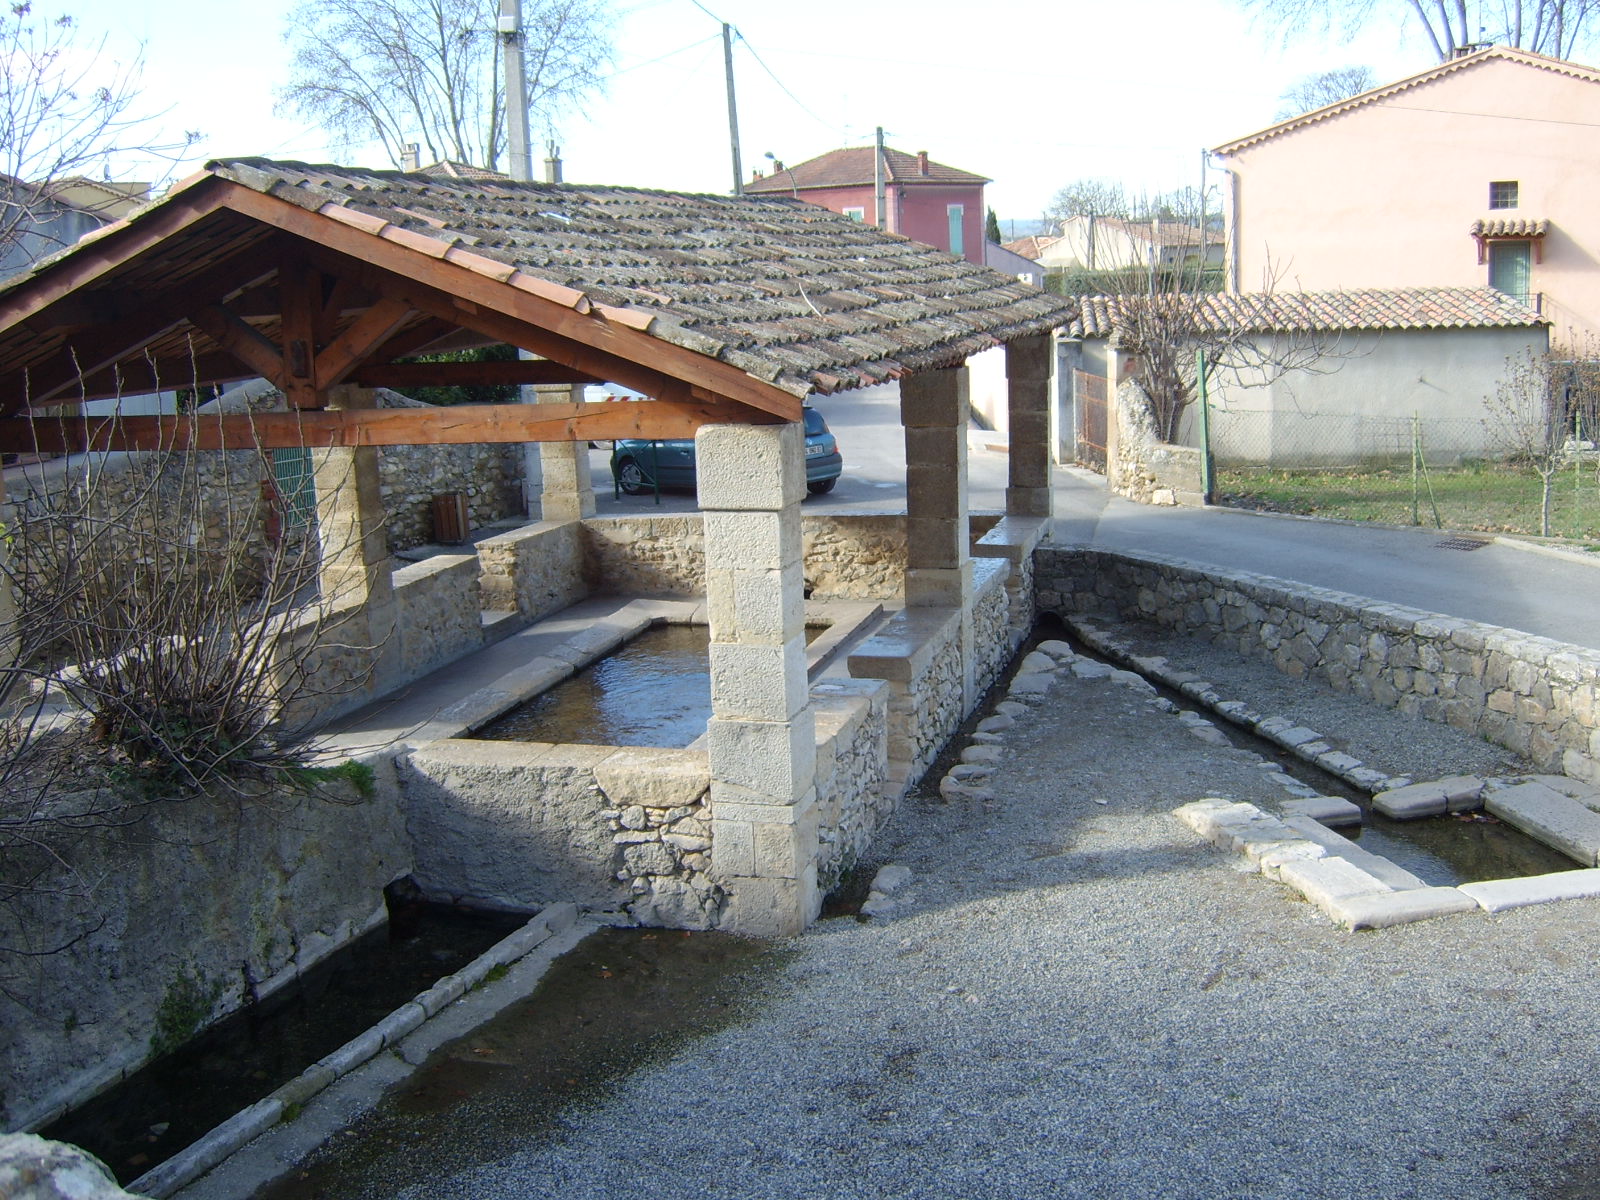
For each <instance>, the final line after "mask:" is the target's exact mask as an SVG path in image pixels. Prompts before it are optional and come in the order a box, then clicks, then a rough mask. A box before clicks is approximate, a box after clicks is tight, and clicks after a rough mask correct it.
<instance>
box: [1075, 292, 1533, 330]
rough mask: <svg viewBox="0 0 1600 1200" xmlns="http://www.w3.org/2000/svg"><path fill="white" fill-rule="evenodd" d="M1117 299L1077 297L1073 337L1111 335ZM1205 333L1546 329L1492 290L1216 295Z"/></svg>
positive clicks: (1208, 299)
mask: <svg viewBox="0 0 1600 1200" xmlns="http://www.w3.org/2000/svg"><path fill="white" fill-rule="evenodd" d="M1121 299H1122V298H1121V297H1118V296H1083V297H1080V298H1079V305H1080V310H1079V317H1078V320H1076V321H1074V322H1073V323H1072V325H1071V326H1070V327H1069V328H1070V332H1071V334H1072V336H1074V337H1090V338H1100V337H1109V336H1111V333H1112V331H1113V330H1114V329H1115V328H1116V325H1117V312H1118V305H1119V303H1120V302H1121ZM1201 299H1202V302H1203V304H1204V314H1205V316H1206V317H1207V318H1209V320H1208V321H1207V322H1206V325H1207V327H1208V328H1217V329H1236V330H1239V331H1242V332H1253V333H1270V332H1318V331H1328V332H1333V331H1336V330H1356V329H1393V330H1415V329H1487V328H1508V329H1509V328H1518V327H1522V326H1528V325H1545V324H1548V323H1549V321H1548V318H1546V317H1543V316H1541V315H1540V314H1539V313H1537V312H1535V311H1534V310H1533V309H1532V308H1530V307H1529V306H1528V305H1527V304H1525V303H1523V302H1522V301H1520V300H1518V299H1516V298H1514V297H1512V296H1508V295H1506V294H1505V293H1504V292H1497V291H1495V290H1494V289H1493V288H1361V289H1358V290H1355V291H1348V292H1222V293H1216V294H1211V295H1207V296H1204V297H1202V298H1201Z"/></svg>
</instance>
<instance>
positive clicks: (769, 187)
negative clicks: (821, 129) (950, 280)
mask: <svg viewBox="0 0 1600 1200" xmlns="http://www.w3.org/2000/svg"><path fill="white" fill-rule="evenodd" d="M873 154H874V150H873V147H871V146H851V147H846V148H845V149H843V150H830V151H828V153H826V154H823V155H819V156H818V157H816V158H808V159H807V160H806V161H805V162H803V163H796V164H794V166H792V167H784V168H782V169H781V170H780V169H777V168H776V167H775V168H774V169H773V172H772V174H771V175H767V176H764V177H763V178H761V179H753V180H751V181H750V182H749V183H747V184H745V185H744V190H745V192H746V194H749V193H751V192H771V193H792V192H793V191H795V189H797V188H825V187H860V186H862V185H863V184H870V183H872V182H873V181H874V180H873V165H872V159H873ZM883 161H884V173H883V178H884V182H885V183H894V184H899V185H901V186H907V185H909V186H913V187H914V186H916V185H918V184H930V183H941V184H950V183H966V184H979V183H988V182H989V180H988V178H987V177H985V176H983V175H974V174H973V173H972V172H971V171H962V170H960V169H958V168H956V167H947V166H945V164H944V163H937V162H934V161H932V160H931V159H930V160H929V162H928V173H927V174H926V175H924V174H923V173H922V170H921V167H920V163H919V157H918V156H917V155H915V154H907V153H905V151H903V150H893V149H891V148H890V147H888V146H885V147H884V148H883Z"/></svg>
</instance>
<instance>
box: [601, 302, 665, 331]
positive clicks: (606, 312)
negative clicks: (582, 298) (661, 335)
mask: <svg viewBox="0 0 1600 1200" xmlns="http://www.w3.org/2000/svg"><path fill="white" fill-rule="evenodd" d="M593 311H594V313H595V314H596V315H597V316H601V317H604V318H605V319H606V320H608V321H615V322H616V323H617V324H619V325H626V326H627V327H628V328H629V329H638V330H640V331H642V332H644V333H649V332H650V330H651V329H652V328H653V327H654V325H655V323H656V314H655V313H652V312H646V311H645V310H644V309H641V308H624V307H623V306H621V305H617V304H595V305H593Z"/></svg>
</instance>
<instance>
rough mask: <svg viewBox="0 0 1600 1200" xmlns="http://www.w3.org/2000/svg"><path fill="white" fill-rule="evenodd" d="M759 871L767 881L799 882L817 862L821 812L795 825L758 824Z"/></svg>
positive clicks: (813, 811)
mask: <svg viewBox="0 0 1600 1200" xmlns="http://www.w3.org/2000/svg"><path fill="white" fill-rule="evenodd" d="M753 828H754V831H755V847H756V870H755V873H756V874H757V875H759V876H760V877H761V878H763V879H799V878H800V877H801V876H802V875H803V874H804V873H805V870H806V868H807V867H808V866H811V867H813V868H814V867H815V864H816V859H817V811H816V806H815V805H811V806H809V808H808V811H807V814H806V815H805V816H804V817H803V819H801V820H799V821H796V822H795V823H794V824H792V825H775V824H766V823H763V824H759V825H755V826H754V827H753Z"/></svg>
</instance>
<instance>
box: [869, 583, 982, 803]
mask: <svg viewBox="0 0 1600 1200" xmlns="http://www.w3.org/2000/svg"><path fill="white" fill-rule="evenodd" d="M849 664H850V674H851V676H852V677H854V678H856V679H882V680H885V681H887V683H888V684H889V775H890V786H891V787H892V788H893V789H895V795H896V796H899V795H900V794H902V793H903V792H904V790H905V788H906V787H907V785H908V784H910V783H911V782H913V781H914V780H916V779H917V778H918V777H920V776H921V775H922V773H923V772H924V771H926V770H927V769H928V767H929V766H930V765H931V764H932V762H933V759H934V756H935V755H936V754H938V752H939V747H940V746H942V745H943V744H944V742H945V739H946V738H948V737H949V736H950V735H951V734H952V733H953V732H955V730H956V727H957V726H958V725H960V723H961V719H962V717H964V716H965V715H966V714H965V712H964V709H963V703H962V687H963V679H962V675H963V672H962V664H961V613H960V612H959V611H958V610H956V609H953V608H906V609H901V610H900V611H899V612H897V613H895V614H894V615H893V616H891V617H890V618H889V619H888V620H887V621H885V622H884V624H883V625H882V626H881V627H880V628H879V630H878V632H877V633H876V634H874V635H873V636H872V637H871V638H868V639H867V640H866V641H864V642H862V643H861V644H860V645H859V646H857V647H856V649H855V651H854V652H853V653H852V654H851V655H850V659H849Z"/></svg>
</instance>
